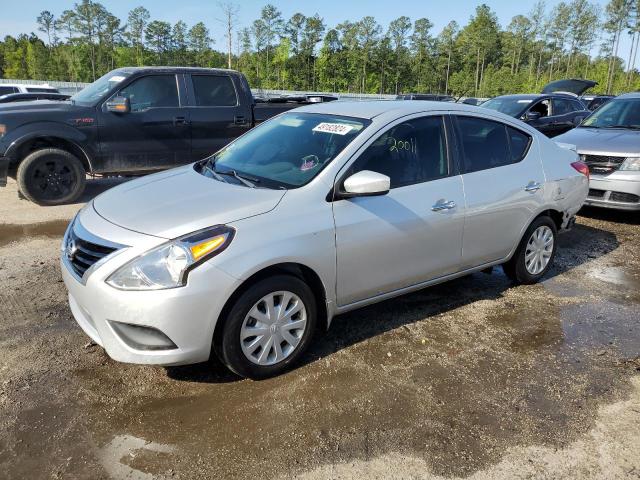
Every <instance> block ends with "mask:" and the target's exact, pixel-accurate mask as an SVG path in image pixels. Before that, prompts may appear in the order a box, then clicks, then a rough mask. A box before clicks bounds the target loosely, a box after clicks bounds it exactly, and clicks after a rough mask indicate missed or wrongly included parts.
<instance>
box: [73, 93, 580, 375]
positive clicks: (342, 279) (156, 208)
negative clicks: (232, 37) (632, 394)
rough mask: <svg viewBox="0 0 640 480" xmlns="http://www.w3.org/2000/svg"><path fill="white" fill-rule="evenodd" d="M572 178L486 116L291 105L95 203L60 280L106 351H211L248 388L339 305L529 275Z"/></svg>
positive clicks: (126, 355)
mask: <svg viewBox="0 0 640 480" xmlns="http://www.w3.org/2000/svg"><path fill="white" fill-rule="evenodd" d="M587 177H588V170H587V168H586V166H585V165H584V164H583V163H581V162H579V159H578V155H577V154H576V153H575V151H572V150H571V149H567V148H561V147H560V146H558V145H556V144H555V143H554V142H552V141H551V140H549V139H547V138H546V137H545V136H544V135H542V134H540V133H539V132H537V131H536V130H535V129H533V128H531V127H529V126H528V125H526V124H524V123H522V122H520V121H518V120H516V119H513V118H511V117H508V116H506V115H503V114H500V113H497V112H492V111H489V110H481V109H478V108H476V107H471V106H467V105H461V104H454V103H442V102H437V103H436V102H424V101H397V102H393V101H392V102H360V103H358V102H355V103H351V102H333V103H326V104H318V105H314V106H307V107H302V108H299V109H296V110H292V111H290V112H287V113H284V114H281V115H279V116H277V117H275V118H273V119H272V120H269V121H267V122H265V123H263V124H262V125H261V126H259V127H257V128H255V129H254V130H251V131H250V132H248V133H246V134H245V135H243V136H242V137H240V138H238V139H237V140H235V141H234V142H232V143H230V144H229V145H228V146H226V147H224V148H223V149H222V150H220V151H219V152H217V153H216V154H214V155H213V156H211V157H209V158H206V159H204V160H202V161H199V162H196V163H194V164H191V165H188V166H184V167H180V168H177V169H173V170H168V171H165V172H162V173H158V174H154V175H150V176H147V177H144V178H140V179H137V180H134V181H131V182H129V183H126V184H122V185H120V186H118V187H116V188H114V189H112V190H110V191H108V192H105V193H104V194H102V195H100V196H99V197H97V198H96V199H95V200H94V201H92V202H91V203H89V204H87V205H86V206H85V207H84V208H83V209H82V210H81V211H80V212H79V213H78V215H77V216H76V218H75V219H74V220H73V221H72V222H71V224H70V225H69V228H68V230H67V232H66V234H65V236H64V240H63V244H62V255H61V263H62V273H63V278H64V282H65V284H66V286H67V288H68V291H69V303H70V306H71V310H72V312H73V315H74V317H75V318H76V320H77V322H78V323H79V324H80V326H81V327H82V328H83V329H84V331H85V332H86V333H87V334H88V335H89V336H90V337H91V338H92V339H93V340H94V341H95V342H96V343H98V344H100V345H102V346H103V347H104V348H105V350H106V351H107V353H108V354H109V355H110V356H111V357H112V358H114V359H116V360H119V361H123V362H133V363H143V364H159V365H181V364H189V363H196V362H201V361H205V360H207V359H208V358H209V357H210V355H211V354H212V353H213V354H215V355H217V356H218V357H219V358H220V359H221V360H222V361H223V362H224V363H225V364H226V365H227V366H228V367H229V368H230V369H231V370H233V371H234V372H236V373H238V374H239V375H241V376H245V377H251V378H264V377H268V376H272V375H275V374H278V373H280V372H282V371H284V370H285V369H287V368H289V367H290V366H291V365H292V364H293V363H294V362H295V361H296V360H298V359H299V358H300V356H301V355H302V354H303V352H304V351H305V350H306V349H307V347H308V346H309V344H310V343H311V341H312V339H313V337H314V333H315V332H316V331H318V330H323V329H326V328H327V327H328V326H329V324H330V322H331V319H332V318H333V317H334V316H335V315H337V314H340V313H343V312H346V311H348V310H352V309H355V308H358V307H361V306H364V305H368V304H371V303H374V302H378V301H381V300H384V299H387V298H390V297H394V296H397V295H401V294H404V293H407V292H410V291H413V290H416V289H420V288H424V287H426V286H429V285H433V284H435V283H440V282H444V281H446V280H449V279H452V278H455V277H459V276H462V275H467V274H469V273H472V272H475V271H478V270H484V269H487V268H488V267H491V266H494V265H503V268H504V271H505V272H506V274H507V275H508V276H509V277H511V278H512V279H513V280H514V281H515V282H518V283H533V282H536V281H538V280H539V279H540V278H541V277H542V276H543V275H544V274H545V273H546V272H547V271H548V269H549V268H550V265H551V264H552V261H553V258H554V254H555V252H556V248H557V245H558V243H557V238H556V236H557V233H558V231H559V230H562V229H566V228H568V227H570V226H571V225H572V222H573V219H574V215H575V213H576V212H577V211H578V209H579V208H580V207H581V206H582V203H583V201H584V199H585V197H586V196H587V190H588V178H587ZM371 321H375V318H371Z"/></svg>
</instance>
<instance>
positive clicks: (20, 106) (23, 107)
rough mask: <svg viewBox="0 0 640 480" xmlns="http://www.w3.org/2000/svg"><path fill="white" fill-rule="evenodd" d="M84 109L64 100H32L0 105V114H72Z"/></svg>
mask: <svg viewBox="0 0 640 480" xmlns="http://www.w3.org/2000/svg"><path fill="white" fill-rule="evenodd" d="M85 109H86V107H80V106H78V105H74V104H73V103H71V102H69V101H64V100H62V101H60V100H33V101H30V102H10V103H0V114H3V113H13V112H29V113H35V112H50V111H59V112H72V111H76V110H85Z"/></svg>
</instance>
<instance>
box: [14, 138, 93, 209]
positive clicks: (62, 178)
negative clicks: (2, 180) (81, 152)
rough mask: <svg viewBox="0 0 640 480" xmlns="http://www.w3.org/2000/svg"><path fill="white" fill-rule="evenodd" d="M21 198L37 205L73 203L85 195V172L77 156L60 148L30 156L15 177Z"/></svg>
mask: <svg viewBox="0 0 640 480" xmlns="http://www.w3.org/2000/svg"><path fill="white" fill-rule="evenodd" d="M16 181H17V182H18V188H19V189H20V192H21V193H22V195H24V197H25V198H27V199H28V200H31V201H32V202H33V203H37V204H38V205H62V204H65V203H72V202H74V201H75V200H77V199H78V197H80V195H82V192H84V188H85V183H86V172H85V169H84V166H83V165H82V162H81V161H80V160H79V159H78V157H76V156H75V155H73V154H71V153H69V152H67V151H65V150H61V149H58V148H45V149H42V150H36V151H35V152H32V153H30V154H29V155H27V157H26V158H25V159H24V160H23V161H22V162H21V163H20V165H19V166H18V172H17V174H16Z"/></svg>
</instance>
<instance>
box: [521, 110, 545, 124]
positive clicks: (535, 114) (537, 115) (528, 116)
mask: <svg viewBox="0 0 640 480" xmlns="http://www.w3.org/2000/svg"><path fill="white" fill-rule="evenodd" d="M541 117H542V114H541V113H540V112H527V113H526V114H525V116H524V119H525V120H526V121H528V122H531V121H532V120H538V119H540V118H541Z"/></svg>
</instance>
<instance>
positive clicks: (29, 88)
mask: <svg viewBox="0 0 640 480" xmlns="http://www.w3.org/2000/svg"><path fill="white" fill-rule="evenodd" d="M12 93H60V91H59V90H58V89H57V88H55V87H52V86H50V85H47V84H42V85H36V84H23V83H0V97H1V96H3V95H11V94H12Z"/></svg>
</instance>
